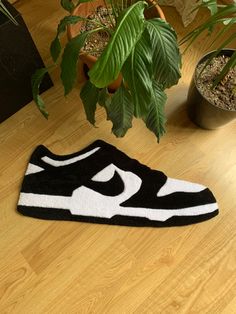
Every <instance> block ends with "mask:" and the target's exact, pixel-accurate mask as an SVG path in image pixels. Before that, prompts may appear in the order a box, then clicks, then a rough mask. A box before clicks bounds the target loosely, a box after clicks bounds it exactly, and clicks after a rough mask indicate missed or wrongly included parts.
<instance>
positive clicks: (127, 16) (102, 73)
mask: <svg viewBox="0 0 236 314" xmlns="http://www.w3.org/2000/svg"><path fill="white" fill-rule="evenodd" d="M145 6H146V2H144V1H139V2H137V3H135V4H133V5H132V6H130V7H128V8H127V9H126V10H124V11H123V13H122V14H121V15H120V17H119V19H118V21H117V26H116V29H115V32H114V33H113V35H112V37H111V39H110V41H109V43H108V45H107V46H106V48H105V49H104V51H103V53H102V54H101V56H100V58H99V59H98V60H97V62H96V63H95V64H94V66H93V67H92V69H91V70H90V71H89V77H90V80H91V82H92V83H93V84H94V85H95V86H97V87H100V88H103V87H105V86H108V85H109V84H110V83H111V82H112V81H114V80H115V79H116V78H117V77H118V75H119V73H120V71H121V68H122V66H123V64H124V62H125V60H126V59H127V58H128V56H129V54H130V53H131V51H132V49H133V47H134V45H135V44H136V42H137V41H138V40H139V38H140V37H141V35H142V32H143V29H144V15H143V11H144V8H145Z"/></svg>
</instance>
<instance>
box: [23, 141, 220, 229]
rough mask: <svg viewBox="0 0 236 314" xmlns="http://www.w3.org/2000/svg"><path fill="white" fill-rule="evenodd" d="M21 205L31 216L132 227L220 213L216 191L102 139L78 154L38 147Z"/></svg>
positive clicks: (179, 222)
mask: <svg viewBox="0 0 236 314" xmlns="http://www.w3.org/2000/svg"><path fill="white" fill-rule="evenodd" d="M17 210H18V211H19V212H20V213H22V214H23V215H26V216H31V217H36V218H42V219H53V220H76V221H83V222H92V223H105V224H114V225H126V226H153V227H154V226H155V227H162V226H176V225H187V224H191V223H197V222H201V221H204V220H207V219H210V218H212V217H214V216H216V215H217V214H218V205H217V203H216V200H215V198H214V196H213V194H212V193H211V191H210V190H209V189H208V188H206V187H205V186H203V185H201V184H196V183H191V182H188V181H182V180H177V179H172V178H169V177H167V176H166V175H165V174H164V173H163V172H161V171H157V170H152V169H150V168H148V167H147V166H145V165H142V164H141V163H139V162H138V161H137V160H134V159H131V158H129V157H128V156H127V155H125V154H124V153H123V152H121V151H120V150H118V149H117V148H116V147H114V146H112V145H110V144H108V143H105V142H103V141H101V140H97V141H95V142H94V143H92V144H91V145H89V146H88V147H87V148H85V149H83V150H81V151H80V152H78V153H75V154H71V155H65V156H58V155H55V154H53V153H52V152H50V151H49V150H48V149H47V148H46V147H45V146H42V145H41V146H38V147H37V148H36V149H35V151H34V152H33V154H32V156H31V158H30V162H29V165H28V168H27V170H26V173H25V177H24V180H23V184H22V188H21V193H20V197H19V202H18V207H17Z"/></svg>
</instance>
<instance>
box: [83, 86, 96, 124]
mask: <svg viewBox="0 0 236 314" xmlns="http://www.w3.org/2000/svg"><path fill="white" fill-rule="evenodd" d="M80 98H81V99H82V102H83V105H84V110H85V113H86V117H87V120H88V121H89V122H90V123H91V124H92V125H94V124H95V111H96V106H97V102H98V98H99V89H98V88H97V87H96V86H94V85H93V84H92V83H91V82H90V81H87V82H86V83H85V84H84V86H83V87H82V89H81V92H80Z"/></svg>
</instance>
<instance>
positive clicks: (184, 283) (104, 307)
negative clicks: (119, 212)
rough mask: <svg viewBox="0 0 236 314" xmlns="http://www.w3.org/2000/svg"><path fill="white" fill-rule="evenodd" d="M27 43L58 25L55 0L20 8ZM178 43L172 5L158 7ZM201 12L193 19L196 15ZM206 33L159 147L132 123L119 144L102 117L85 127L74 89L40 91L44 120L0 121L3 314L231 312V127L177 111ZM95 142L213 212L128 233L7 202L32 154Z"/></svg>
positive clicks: (235, 168) (41, 42) (171, 105)
mask: <svg viewBox="0 0 236 314" xmlns="http://www.w3.org/2000/svg"><path fill="white" fill-rule="evenodd" d="M15 5H16V7H17V9H18V10H19V11H20V12H21V13H22V14H23V17H24V18H25V21H26V23H27V24H28V26H29V29H30V31H31V34H32V36H33V38H34V40H35V42H36V45H37V47H38V49H39V51H40V53H41V55H42V57H43V59H44V61H45V62H46V63H47V62H48V61H49V60H50V57H49V51H48V46H49V42H50V40H51V39H52V38H53V36H54V34H55V26H56V23H57V22H58V20H59V19H60V18H61V17H62V15H63V11H62V10H61V9H60V8H59V1H57V0H51V1H46V2H45V1H43V0H31V1H26V0H20V1H18V2H17V3H16V4H15ZM164 10H165V13H166V16H167V19H168V21H170V22H171V23H173V25H174V27H175V28H176V29H177V31H178V34H179V36H183V35H184V34H185V33H186V32H187V31H188V30H190V29H193V27H194V25H196V22H195V23H193V24H192V25H190V26H189V27H188V28H187V29H184V28H183V26H182V24H181V21H180V18H179V17H178V15H177V13H176V11H175V10H174V9H173V8H169V7H168V8H164ZM205 17H206V12H205V11H204V12H200V13H199V14H198V16H197V19H196V21H199V20H201V19H204V18H205ZM205 37H206V36H203V37H201V38H200V39H199V41H198V42H197V43H195V44H194V45H193V46H192V48H191V49H190V50H189V51H188V52H187V53H186V55H185V56H184V59H183V77H182V79H181V81H180V82H179V84H178V85H177V86H175V87H173V88H171V89H170V90H169V91H168V103H167V106H166V113H167V116H168V123H167V134H166V135H165V137H163V139H162V140H161V143H160V144H157V143H156V139H155V137H154V136H153V135H152V134H151V133H150V132H149V131H148V130H146V128H145V126H144V125H143V123H142V122H141V121H137V120H135V121H134V123H133V128H132V129H131V130H130V131H129V132H128V134H127V136H126V137H125V138H123V139H116V138H115V137H114V136H113V135H112V134H111V133H110V128H111V125H110V123H109V122H107V121H106V120H105V114H104V112H103V110H102V109H99V110H98V112H97V126H98V128H93V127H92V126H90V125H89V124H88V122H87V121H86V120H85V115H84V111H83V108H82V105H81V101H80V99H79V92H78V90H74V91H73V92H72V93H71V94H70V95H69V96H68V97H67V98H66V99H65V98H64V96H63V90H62V87H61V85H60V84H59V81H58V80H59V79H58V77H59V73H58V72H55V73H54V74H53V79H54V83H55V86H54V87H53V88H51V89H50V90H49V91H47V92H46V93H44V95H43V97H44V99H45V101H46V104H47V108H48V110H49V112H50V118H49V120H48V121H46V120H45V119H44V118H43V117H42V116H41V115H40V113H39V112H38V110H37V109H36V107H35V105H34V104H33V103H30V104H28V105H27V106H26V107H24V108H23V109H22V110H20V111H19V112H18V113H16V114H15V115H14V116H12V117H11V118H9V119H8V120H6V121H5V122H3V123H2V124H1V125H0V151H1V154H0V165H1V166H0V177H1V180H0V237H1V240H0V313H17V314H20V313H22V314H25V313H27V314H28V313H34V314H38V313H112V314H113V313H173V314H175V313H201V314H202V313H210V314H215V313H224V314H232V313H235V308H236V266H235V265H236V245H235V243H236V242H235V241H236V239H235V237H236V218H235V217H236V194H235V190H236V180H235V178H236V145H235V144H236V125H235V123H232V124H230V125H228V126H226V127H224V128H222V129H220V130H216V131H206V130H202V129H200V128H198V127H196V126H195V125H194V124H193V123H191V122H190V121H189V118H188V117H187V114H186V107H185V102H186V95H187V90H188V84H189V82H190V79H191V75H192V73H193V70H194V66H195V64H196V62H197V60H198V59H199V58H200V56H201V55H202V54H203V53H205V52H206V51H207V43H206V40H205ZM98 138H100V139H103V140H105V141H107V142H109V143H111V144H113V145H115V146H117V147H118V148H119V149H121V150H123V151H124V152H126V153H127V154H128V155H129V156H130V157H133V158H136V159H138V160H139V161H140V162H143V163H145V164H147V165H148V166H150V167H152V168H154V169H160V170H162V171H164V172H166V173H167V174H168V175H169V176H171V177H176V178H179V179H185V180H190V181H196V182H199V183H202V184H205V185H207V186H209V187H210V188H211V189H212V190H213V191H214V193H215V195H216V197H217V199H218V202H219V205H220V215H219V216H217V217H216V218H214V219H212V220H209V221H206V222H203V223H201V224H198V225H192V226H186V227H178V228H177V227H176V228H164V229H157V228H156V229H154V228H131V227H119V226H106V225H95V224H86V223H77V222H62V221H60V222H54V221H44V220H37V219H32V218H28V217H23V216H20V215H19V214H17V212H16V204H17V200H18V195H19V189H20V184H21V181H22V178H23V175H24V171H25V167H26V165H27V161H28V159H29V156H30V154H31V152H32V151H33V150H34V148H35V146H36V145H39V144H44V145H46V146H48V148H49V149H51V150H52V151H53V152H55V153H57V154H68V153H72V152H75V151H78V150H79V149H81V148H83V147H85V146H86V145H88V144H89V143H91V142H92V141H94V140H95V139H98Z"/></svg>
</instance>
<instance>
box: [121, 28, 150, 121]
mask: <svg viewBox="0 0 236 314" xmlns="http://www.w3.org/2000/svg"><path fill="white" fill-rule="evenodd" d="M151 48H152V45H151V41H150V37H149V33H148V31H147V30H144V32H143V34H142V36H141V38H140V39H139V41H138V42H137V44H136V45H135V47H134V49H133V50H132V52H131V54H130V56H129V57H128V59H127V60H126V61H125V63H124V66H123V68H122V74H123V76H124V79H125V82H126V83H127V84H128V87H129V89H130V92H131V95H132V99H133V103H134V113H135V116H136V117H143V116H145V115H146V114H147V111H148V106H149V104H150V99H151V96H152V49H151Z"/></svg>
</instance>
